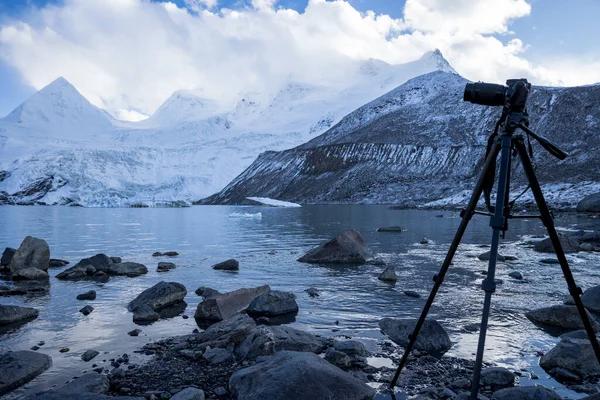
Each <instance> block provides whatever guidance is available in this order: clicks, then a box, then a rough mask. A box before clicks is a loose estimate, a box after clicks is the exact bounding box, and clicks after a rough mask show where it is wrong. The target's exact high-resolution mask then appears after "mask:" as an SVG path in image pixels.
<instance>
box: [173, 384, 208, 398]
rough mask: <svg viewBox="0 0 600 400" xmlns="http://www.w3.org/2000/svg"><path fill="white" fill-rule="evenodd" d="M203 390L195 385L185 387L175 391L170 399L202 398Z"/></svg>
mask: <svg viewBox="0 0 600 400" xmlns="http://www.w3.org/2000/svg"><path fill="white" fill-rule="evenodd" d="M204 399H205V397H204V392H203V391H202V390H200V389H197V388H195V387H189V388H185V389H183V390H181V391H179V392H177V393H175V394H174V395H173V396H172V397H171V400H204Z"/></svg>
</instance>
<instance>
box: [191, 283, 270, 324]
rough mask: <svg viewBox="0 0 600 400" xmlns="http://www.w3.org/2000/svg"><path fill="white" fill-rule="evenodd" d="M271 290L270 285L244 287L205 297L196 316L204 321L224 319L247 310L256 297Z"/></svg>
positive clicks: (197, 309)
mask: <svg viewBox="0 0 600 400" xmlns="http://www.w3.org/2000/svg"><path fill="white" fill-rule="evenodd" d="M269 290H271V288H270V287H269V285H263V286H259V287H256V288H242V289H238V290H234V291H233V292H227V293H223V294H221V295H217V296H214V297H210V298H207V299H204V301H202V302H201V303H200V304H198V307H197V308H196V313H195V314H194V317H195V318H196V319H197V320H204V321H222V320H224V319H227V318H229V317H232V316H234V315H235V314H238V313H239V312H241V311H242V310H245V309H246V308H247V307H248V305H249V304H250V302H251V301H252V300H254V298H256V297H258V296H260V295H261V294H263V293H266V292H267V291H269Z"/></svg>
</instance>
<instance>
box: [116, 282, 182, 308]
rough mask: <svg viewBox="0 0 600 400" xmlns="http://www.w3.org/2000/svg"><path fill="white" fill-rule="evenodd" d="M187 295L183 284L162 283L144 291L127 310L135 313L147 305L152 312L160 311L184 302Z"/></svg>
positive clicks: (130, 303)
mask: <svg viewBox="0 0 600 400" xmlns="http://www.w3.org/2000/svg"><path fill="white" fill-rule="evenodd" d="M186 295H187V290H186V288H185V286H183V285H182V284H181V283H178V282H164V281H161V282H159V283H157V284H156V285H154V286H152V287H151V288H148V289H146V290H144V291H143V292H142V293H140V294H139V295H138V296H137V297H136V298H135V299H134V300H132V301H131V302H129V304H128V305H127V309H128V310H129V311H134V312H135V311H137V310H138V309H140V308H142V307H143V306H144V305H147V306H149V307H150V308H151V309H152V310H154V311H158V310H160V309H162V308H165V307H168V306H170V305H172V304H175V303H179V302H181V301H183V299H184V298H185V296H186Z"/></svg>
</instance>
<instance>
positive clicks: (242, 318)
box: [197, 314, 256, 348]
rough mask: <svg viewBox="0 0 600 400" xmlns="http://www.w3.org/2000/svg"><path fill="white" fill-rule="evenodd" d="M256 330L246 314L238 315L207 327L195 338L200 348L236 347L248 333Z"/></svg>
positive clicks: (252, 321)
mask: <svg viewBox="0 0 600 400" xmlns="http://www.w3.org/2000/svg"><path fill="white" fill-rule="evenodd" d="M254 328H256V323H255V322H254V320H253V319H252V318H250V317H249V316H247V315H246V314H238V315H236V316H234V317H231V318H228V319H226V320H224V321H221V322H218V323H216V324H213V325H211V326H209V327H208V328H207V329H206V330H205V331H203V332H201V333H199V334H198V336H197V341H198V342H199V343H200V346H201V347H202V348H206V347H209V346H210V347H212V348H223V347H227V346H229V345H230V344H233V345H234V346H238V345H239V344H240V343H242V342H243V341H244V340H245V339H246V338H247V337H248V335H250V332H252V330H253V329H254Z"/></svg>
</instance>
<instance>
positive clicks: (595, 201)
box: [577, 193, 600, 213]
mask: <svg viewBox="0 0 600 400" xmlns="http://www.w3.org/2000/svg"><path fill="white" fill-rule="evenodd" d="M577 211H578V212H591V213H600V193H594V194H590V195H589V196H585V197H584V198H583V199H581V201H579V203H577Z"/></svg>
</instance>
